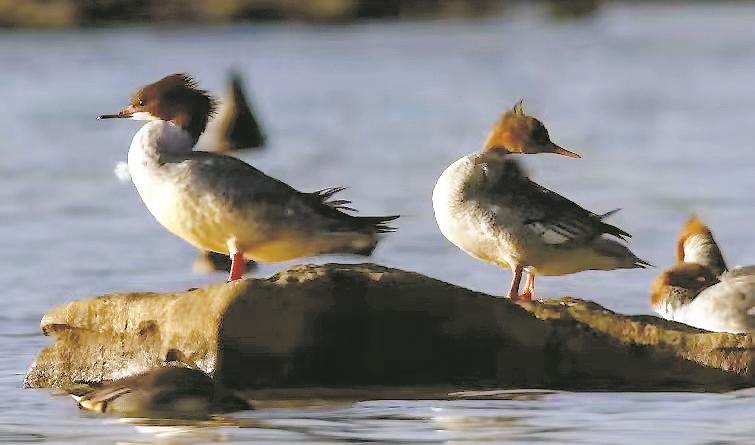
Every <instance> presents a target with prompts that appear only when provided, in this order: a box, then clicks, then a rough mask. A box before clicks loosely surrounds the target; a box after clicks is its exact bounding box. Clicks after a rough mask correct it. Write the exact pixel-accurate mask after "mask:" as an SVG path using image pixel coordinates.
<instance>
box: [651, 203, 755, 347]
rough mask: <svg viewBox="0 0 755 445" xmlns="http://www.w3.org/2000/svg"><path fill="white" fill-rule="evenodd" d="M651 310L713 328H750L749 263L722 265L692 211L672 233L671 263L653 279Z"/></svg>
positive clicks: (753, 302) (753, 301)
mask: <svg viewBox="0 0 755 445" xmlns="http://www.w3.org/2000/svg"><path fill="white" fill-rule="evenodd" d="M650 303H651V306H652V307H653V310H654V311H655V312H657V313H658V314H660V315H661V316H662V317H663V318H666V319H667V320H673V321H678V322H681V323H684V324H687V325H690V326H694V327H696V328H700V329H705V330H708V331H714V332H731V333H746V332H755V266H746V267H738V268H734V269H732V270H727V268H726V263H725V262H724V259H723V255H721V251H720V250H719V248H718V245H717V244H716V241H715V239H713V234H712V233H711V231H710V229H709V228H708V227H707V226H706V225H705V224H703V222H702V221H701V220H700V219H699V218H697V217H696V216H693V217H692V218H691V219H690V220H689V221H688V222H687V224H685V225H684V227H683V228H682V230H681V232H680V233H679V236H678V238H677V263H676V264H675V265H674V266H672V267H670V268H669V269H667V270H666V271H664V272H663V273H661V274H660V275H659V276H658V278H656V279H655V281H654V282H653V284H652V286H651V290H650Z"/></svg>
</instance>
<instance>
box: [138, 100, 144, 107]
mask: <svg viewBox="0 0 755 445" xmlns="http://www.w3.org/2000/svg"><path fill="white" fill-rule="evenodd" d="M139 106H140V107H143V106H144V101H143V100H142V99H139Z"/></svg>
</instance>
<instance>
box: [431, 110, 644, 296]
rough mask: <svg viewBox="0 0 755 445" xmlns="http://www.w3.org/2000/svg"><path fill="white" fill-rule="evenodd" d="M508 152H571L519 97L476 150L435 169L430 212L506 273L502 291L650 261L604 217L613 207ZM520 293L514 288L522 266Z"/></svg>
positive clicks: (455, 239) (459, 242)
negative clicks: (560, 184)
mask: <svg viewBox="0 0 755 445" xmlns="http://www.w3.org/2000/svg"><path fill="white" fill-rule="evenodd" d="M513 153H555V154H560V155H564V156H569V157H573V158H578V157H580V156H579V155H578V154H576V153H574V152H571V151H569V150H566V149H565V148H562V147H559V146H558V145H556V144H554V143H553V142H552V141H551V139H550V137H549V135H548V130H546V128H545V126H544V125H543V124H542V123H541V122H540V121H539V120H537V119H535V118H534V117H532V116H528V115H527V114H525V113H524V110H523V107H522V102H521V101H519V102H518V103H517V104H516V105H514V107H513V108H512V109H510V110H508V111H507V112H505V113H504V114H503V115H502V117H501V118H500V120H499V121H498V122H497V123H496V125H495V126H494V127H493V130H492V131H491V132H490V134H489V135H488V138H487V140H486V141H485V144H484V146H483V149H482V151H480V152H476V153H472V154H470V155H467V156H464V157H462V158H461V159H459V160H458V161H456V162H454V163H453V164H451V165H450V166H449V167H448V168H447V169H446V170H445V171H444V172H443V174H442V175H441V176H440V179H438V182H437V184H436V185H435V189H434V190H433V208H434V209H435V219H436V220H437V222H438V227H439V228H440V231H441V232H442V233H443V235H444V236H445V237H446V238H447V239H448V240H449V241H451V242H452V243H453V244H455V245H456V246H457V247H459V248H460V249H461V250H463V251H464V252H466V253H468V254H469V255H471V256H473V257H475V258H477V259H480V260H482V261H486V262H489V263H493V264H497V265H498V266H500V267H506V268H509V269H511V271H512V272H513V275H514V276H513V280H512V282H511V288H510V289H509V292H508V295H507V296H508V297H509V298H511V299H513V300H531V299H532V298H533V297H534V294H535V276H536V275H566V274H570V273H575V272H581V271H585V270H613V269H632V268H641V267H646V266H648V265H649V263H647V262H646V261H644V260H642V259H640V258H638V257H637V256H636V255H635V254H634V253H632V252H631V251H630V250H629V249H628V248H627V247H626V246H625V245H623V244H621V243H619V242H617V241H616V240H613V239H610V238H606V237H604V235H611V236H613V237H615V238H618V239H620V240H622V241H623V240H625V239H626V238H627V237H629V236H630V235H629V234H628V233H627V232H625V231H623V230H621V229H619V228H618V227H615V226H612V225H610V224H607V223H605V222H603V219H604V218H606V217H607V216H609V215H611V214H613V213H614V212H615V211H612V212H608V213H606V214H603V215H598V214H595V213H592V212H590V211H588V210H585V209H584V208H582V207H580V206H579V205H577V204H575V203H574V202H572V201H570V200H568V199H566V198H564V197H563V196H561V195H559V194H557V193H555V192H553V191H551V190H548V189H547V188H545V187H543V186H541V185H539V184H537V183H535V182H533V181H531V180H529V179H528V178H527V176H526V175H525V174H524V173H523V171H522V169H521V167H520V166H519V164H518V162H517V161H516V160H514V159H513V157H512V156H511V154H513ZM525 270H526V271H527V283H526V285H525V290H524V293H522V294H519V285H520V282H521V278H522V273H523V271H525Z"/></svg>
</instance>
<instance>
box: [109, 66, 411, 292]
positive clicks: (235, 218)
mask: <svg viewBox="0 0 755 445" xmlns="http://www.w3.org/2000/svg"><path fill="white" fill-rule="evenodd" d="M214 108H215V103H214V100H213V99H212V97H210V95H209V94H208V93H207V92H206V91H204V90H201V89H199V88H197V85H196V83H195V82H194V80H193V79H192V78H191V77H190V76H188V75H186V74H172V75H169V76H166V77H165V78H163V79H160V80H159V81H157V82H155V83H152V84H149V85H146V86H144V87H142V88H140V89H139V90H137V91H136V92H135V93H134V95H133V96H132V98H131V101H130V104H129V105H128V106H127V107H125V108H124V109H122V110H121V111H119V112H118V113H117V114H111V115H102V116H100V117H99V119H109V118H126V119H135V120H145V121H149V122H148V123H146V124H145V125H144V126H143V127H142V128H141V129H140V130H139V131H138V132H137V133H136V135H135V136H134V139H133V141H132V142H131V147H130V148H129V151H128V167H129V172H130V174H131V178H132V180H133V182H134V185H136V189H137V190H138V192H139V195H140V196H141V198H142V200H143V201H144V204H146V206H147V208H148V209H149V211H150V212H151V213H152V215H154V217H155V218H156V219H157V221H159V222H160V224H162V225H163V226H164V227H165V228H166V229H168V230H169V231H170V232H172V233H173V234H175V235H177V236H179V237H180V238H183V239H184V240H185V241H187V242H189V243H190V244H192V245H194V246H196V247H198V248H200V249H203V250H210V251H213V252H218V253H224V254H227V255H229V256H230V257H231V258H232V263H233V264H232V267H231V272H230V275H229V281H232V280H236V279H239V278H241V277H242V275H243V273H244V262H245V261H244V260H245V259H250V260H255V261H261V262H278V261H286V260H290V259H294V258H300V257H306V256H315V255H320V254H326V253H353V254H361V255H369V254H370V253H371V252H372V251H373V249H374V248H375V247H376V245H377V242H378V239H379V236H378V235H379V234H381V233H385V232H390V231H392V230H393V228H392V227H390V226H389V225H388V224H387V223H388V222H389V221H392V220H394V219H396V218H397V217H398V216H361V217H360V216H352V215H349V214H348V213H345V212H344V211H349V210H353V209H351V208H350V207H348V205H349V204H350V203H349V202H348V201H345V200H338V199H336V200H333V199H331V198H332V197H333V195H334V194H336V193H337V192H339V191H341V190H343V188H341V187H334V188H328V189H323V190H320V191H317V192H311V193H304V192H300V191H298V190H296V189H294V188H293V187H291V186H289V185H288V184H285V183H284V182H281V181H279V180H277V179H275V178H272V177H270V176H267V175H265V174H264V173H262V172H261V171H259V170H257V169H256V168H254V167H252V166H251V165H249V164H247V163H245V162H243V161H241V160H239V159H236V158H233V157H230V156H225V155H221V154H217V153H208V152H203V151H194V150H192V149H193V147H194V145H195V144H196V142H197V139H198V138H199V136H200V134H201V133H202V132H203V131H204V129H205V126H206V125H207V121H208V119H209V117H210V116H211V115H212V113H213V111H214Z"/></svg>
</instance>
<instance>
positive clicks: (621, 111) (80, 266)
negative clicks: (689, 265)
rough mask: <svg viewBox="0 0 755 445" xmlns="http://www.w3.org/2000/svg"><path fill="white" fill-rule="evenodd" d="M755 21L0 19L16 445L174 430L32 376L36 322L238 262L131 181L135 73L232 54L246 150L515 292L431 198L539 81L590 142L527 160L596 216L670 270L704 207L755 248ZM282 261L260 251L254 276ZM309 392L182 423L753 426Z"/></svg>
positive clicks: (721, 405) (255, 431) (6, 326)
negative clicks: (159, 213) (458, 241)
mask: <svg viewBox="0 0 755 445" xmlns="http://www.w3.org/2000/svg"><path fill="white" fill-rule="evenodd" d="M753 23H755V5H752V4H749V3H743V4H722V5H701V4H692V5H681V4H676V5H673V6H653V5H643V6H636V7H631V6H621V5H609V7H607V8H606V9H604V10H603V12H601V13H600V14H599V15H597V16H596V17H594V18H592V19H586V20H581V21H574V22H551V21H548V20H546V19H544V18H543V17H542V16H541V15H540V14H538V13H537V11H535V10H522V11H514V12H512V14H511V15H507V16H503V17H500V18H490V19H485V20H480V21H456V22H421V23H371V24H360V25H351V26H341V27H316V26H304V25H264V26H261V25H239V26H228V27H173V28H163V29H151V28H119V29H102V30H86V31H77V30H70V31H27V30H23V31H3V32H2V33H0V67H2V68H1V69H0V98H1V99H2V104H3V113H2V114H3V119H0V135H2V138H0V153H2V155H3V157H2V160H0V185H1V186H0V222H2V223H1V224H0V240H2V241H1V242H2V245H1V247H2V248H0V257H2V265H3V267H2V268H0V283H2V289H3V295H2V298H0V351H1V353H0V390H2V392H3V397H2V398H0V442H2V441H6V442H24V441H26V442H29V441H50V442H60V443H63V442H79V443H95V442H119V443H122V442H128V443H133V442H137V443H143V442H150V441H155V440H164V439H162V438H161V437H162V436H160V435H155V433H143V432H139V430H138V429H137V428H136V427H135V426H133V425H128V424H120V423H114V421H112V420H104V419H102V418H100V417H97V416H91V415H88V414H84V413H81V412H79V411H78V410H77V409H76V407H75V406H74V404H73V403H72V401H71V400H70V399H69V398H67V397H62V396H61V397H51V396H50V394H48V393H47V392H45V391H33V390H23V389H21V385H22V379H23V374H24V372H25V370H26V368H27V366H28V365H29V363H30V362H31V360H32V358H33V357H34V354H35V353H36V351H38V350H39V348H41V347H42V346H43V345H45V344H47V343H48V339H46V338H45V337H43V336H42V335H41V334H40V332H39V327H38V326H39V325H38V323H39V320H40V318H41V316H42V314H43V313H44V312H45V311H46V310H48V309H49V308H50V307H52V306H54V305H56V304H60V303H63V302H66V301H69V300H71V299H76V298H85V297H89V296H94V295H98V294H101V293H105V292H111V291H116V290H118V291H124V290H174V289H185V288H188V287H193V286H199V285H202V284H205V283H209V282H215V281H219V280H223V279H224V276H223V275H222V274H217V275H210V276H204V275H197V274H194V273H193V272H192V271H191V263H192V261H193V257H194V255H195V252H194V250H193V249H192V248H191V247H189V246H187V245H186V244H185V243H183V242H182V241H180V240H178V239H177V238H175V237H173V236H172V235H170V234H168V233H167V232H166V231H165V230H164V229H162V228H161V227H160V226H159V225H158V224H157V223H156V222H155V221H154V219H153V218H152V217H151V215H149V213H148V212H147V211H146V209H145V208H144V206H143V205H142V204H141V202H140V200H139V198H138V196H137V194H136V192H135V190H134V189H133V187H132V186H131V185H130V184H127V183H121V182H119V181H117V180H116V178H115V176H114V175H113V168H114V166H115V164H116V163H117V162H119V161H122V160H124V159H125V157H126V151H127V149H128V145H129V143H130V140H131V137H132V135H133V133H134V132H135V131H136V129H137V128H138V125H139V124H138V123H136V122H113V121H107V122H98V121H96V120H95V119H94V118H95V116H97V115H99V114H102V113H107V112H113V111H115V110H117V109H119V108H120V107H122V106H123V105H125V103H126V100H127V98H128V96H129V95H130V93H131V91H132V90H133V89H134V88H135V87H136V86H138V85H141V84H143V83H146V82H149V81H152V80H155V79H157V78H159V77H161V76H163V75H164V74H167V73H170V72H175V71H186V72H190V73H193V74H194V75H195V76H196V77H197V79H199V80H200V83H201V85H202V86H204V87H206V88H208V89H210V90H213V91H216V92H217V91H219V90H220V89H221V88H222V87H223V84H224V80H225V74H226V69H227V68H229V67H231V66H235V67H236V68H238V69H239V71H240V72H241V73H242V74H243V75H245V78H246V81H247V86H248V87H249V89H250V90H251V91H252V93H253V94H252V96H253V99H254V103H255V105H256V107H257V109H258V110H259V112H260V118H261V120H262V122H263V124H264V126H265V128H266V130H267V132H268V134H269V140H270V146H269V147H268V149H266V150H265V151H261V152H255V153H249V154H242V155H241V156H242V157H243V158H244V159H245V160H247V161H249V162H252V163H254V164H255V165H256V166H257V167H259V168H261V169H262V170H264V171H266V172H268V173H270V174H272V175H274V176H277V177H279V178H281V179H283V180H286V181H288V182H289V183H291V184H292V185H294V186H296V187H298V188H300V189H304V190H314V189H319V188H323V187H327V186H337V185H347V186H349V187H350V188H349V190H348V191H347V192H345V193H344V197H347V198H349V199H352V200H353V201H354V203H355V206H356V207H357V208H359V209H360V210H361V211H362V213H363V214H382V213H400V214H402V215H404V216H403V217H402V219H401V220H400V224H399V226H400V228H399V231H398V232H396V233H395V234H391V235H390V236H388V237H386V239H385V240H384V242H383V243H382V245H381V246H380V248H379V249H378V251H377V252H376V255H375V258H374V261H376V262H378V263H381V264H385V265H389V266H395V267H400V268H405V269H409V270H415V271H419V272H422V273H425V274H428V275H430V276H433V277H437V278H439V279H442V280H445V281H449V282H452V283H455V284H459V285H462V286H466V287H469V288H472V289H475V290H481V291H484V292H488V293H492V294H502V293H503V292H504V291H505V290H506V289H507V287H508V284H509V280H510V275H509V273H508V272H507V271H501V270H499V269H497V268H495V267H493V266H489V265H485V264H483V263H480V262H477V261H475V260H473V259H472V258H470V257H468V256H466V255H465V254H464V253H462V252H460V251H458V250H457V249H456V248H454V247H453V246H451V245H450V244H449V243H448V242H447V241H446V240H445V239H444V238H443V237H442V236H441V235H440V233H439V232H438V230H437V228H436V226H435V222H434V218H433V215H432V208H431V204H430V194H431V191H432V187H433V185H434V183H435V180H436V179H437V177H438V175H439V174H440V172H441V171H442V170H443V169H444V168H445V167H446V166H447V165H448V164H449V163H451V162H452V161H454V160H455V159H457V158H459V157H461V156H462V155H464V154H466V153H468V152H471V151H474V150H476V149H478V147H479V146H480V144H481V142H482V140H483V139H484V137H485V134H486V131H487V130H488V128H489V127H490V125H491V124H492V122H493V121H494V120H495V118H496V116H497V114H498V113H499V112H500V111H502V110H503V109H504V108H507V107H509V106H511V105H512V104H513V103H514V102H515V101H516V100H517V99H519V98H522V97H523V98H524V99H525V104H526V108H527V109H528V110H529V111H530V112H532V113H533V114H535V115H536V116H539V117H540V118H541V119H542V120H543V121H544V122H545V123H546V125H547V126H548V128H549V130H550V133H551V136H552V137H553V139H554V140H555V141H556V142H557V143H559V144H561V145H563V146H565V147H567V148H569V149H572V150H574V151H577V152H579V153H581V154H582V155H583V159H581V160H571V159H555V158H553V157H548V156H545V155H543V156H534V157H528V158H527V159H526V163H527V166H528V168H529V170H530V171H531V174H532V176H533V177H534V178H535V179H536V180H537V181H539V182H541V183H542V184H544V185H546V186H548V187H551V188H553V189H556V190H558V191H559V192H560V193H562V194H564V195H566V196H567V197H569V198H571V199H573V200H575V201H577V202H579V203H580V204H582V205H584V206H585V207H587V208H589V209H591V210H594V211H596V212H605V211H608V210H611V209H613V208H616V207H621V208H622V209H623V210H622V211H621V212H620V213H618V214H617V215H616V216H615V217H613V218H612V220H611V221H612V222H613V223H615V224H616V225H618V226H620V227H622V228H623V229H625V230H627V231H628V232H630V233H632V234H633V235H634V238H633V239H632V241H631V247H632V249H633V250H634V251H635V252H636V253H637V254H638V255H640V256H642V257H643V258H646V259H647V260H649V261H651V262H653V263H655V264H658V265H659V266H662V267H663V266H666V265H668V264H670V263H671V261H672V258H673V253H674V250H673V245H674V236H675V234H676V232H677V230H678V229H679V227H680V225H681V224H682V223H683V221H684V220H685V219H686V218H687V217H688V215H689V214H690V213H691V212H693V211H694V212H698V213H699V214H700V215H701V216H702V217H703V218H704V219H705V220H706V221H707V222H708V223H709V224H710V225H711V227H712V228H713V230H714V232H715V234H716V237H717V238H718V240H719V242H720V244H721V245H722V247H723V249H724V253H725V256H726V257H727V259H728V260H729V262H730V263H732V264H752V262H753V259H754V258H755V237H753V224H752V221H753V220H754V219H755V207H754V206H753V190H755V175H753V174H752V172H753V170H754V168H755V150H753V145H754V144H753V141H752V136H751V131H750V129H751V128H753V127H755V107H754V106H753V104H754V103H755V88H752V86H751V85H752V79H753V76H754V75H755V45H754V44H753V42H755V27H754V26H752V24H753ZM332 260H334V258H329V259H319V260H317V261H321V262H322V261H332ZM335 260H339V258H335ZM307 261H309V260H307ZM313 261H314V260H313ZM284 267H286V264H276V265H264V266H263V267H262V268H261V269H260V270H259V271H258V272H257V275H258V276H267V275H269V274H271V273H274V272H275V271H276V270H280V269H282V268H284ZM657 273H658V270H652V269H650V270H636V271H617V272H586V273H582V274H577V275H572V276H566V277H546V278H543V279H540V280H539V281H538V293H539V295H540V296H543V297H549V296H561V295H571V296H577V297H583V298H589V299H593V300H596V301H598V302H599V303H601V304H603V305H605V306H607V307H609V308H611V309H614V310H617V311H621V312H627V313H649V312H650V310H649V306H648V301H647V293H648V292H647V289H648V286H649V283H650V281H651V280H652V279H653V278H654V276H655V275H656V274H657ZM506 397H509V396H506ZM306 405H308V404H306V403H304V404H303V405H301V406H297V407H290V408H286V409H273V408H270V409H267V408H266V409H261V410H259V411H257V412H254V413H243V414H240V415H239V417H242V418H248V417H250V418H260V419H265V420H266V421H269V422H271V423H272V425H267V424H266V426H268V427H272V428H239V427H209V426H205V427H199V428H197V427H195V428H193V429H192V430H191V431H189V432H188V433H185V434H183V435H180V436H178V438H173V439H170V440H180V441H183V440H186V441H196V442H201V443H206V442H213V441H225V440H227V441H230V442H233V441H243V440H256V441H260V442H301V441H309V440H311V441H322V442H328V441H331V442H335V441H340V440H356V441H360V440H376V441H393V442H412V441H417V442H428V441H430V442H432V441H447V442H453V443H462V442H465V441H477V440H495V441H513V442H517V441H519V442H528V441H545V442H557V443H558V442H561V443H575V442H580V443H606V442H612V443H638V442H648V441H651V442H653V443H752V441H753V437H755V423H754V422H753V421H752V419H753V418H755V393H753V392H752V391H743V392H738V393H732V394H721V395H716V394H684V393H675V394H666V393H654V394H625V393H619V394H602V393H581V394H574V393H553V394H543V395H539V396H537V397H524V398H522V397H509V399H506V400H485V401H479V400H464V401H458V400H452V401H437V402H413V401H390V402H386V401H376V402H361V403H345V404H343V403H341V404H336V405H335V406H332V404H330V403H329V404H327V406H326V407H322V408H311V407H305V406H306ZM650 438H652V440H651V439H650ZM165 440H167V439H165Z"/></svg>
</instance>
